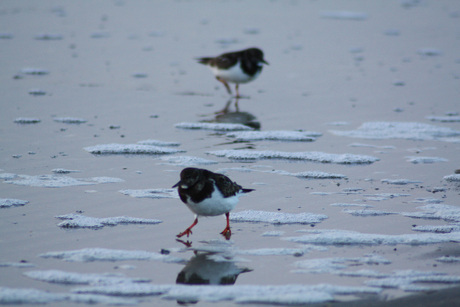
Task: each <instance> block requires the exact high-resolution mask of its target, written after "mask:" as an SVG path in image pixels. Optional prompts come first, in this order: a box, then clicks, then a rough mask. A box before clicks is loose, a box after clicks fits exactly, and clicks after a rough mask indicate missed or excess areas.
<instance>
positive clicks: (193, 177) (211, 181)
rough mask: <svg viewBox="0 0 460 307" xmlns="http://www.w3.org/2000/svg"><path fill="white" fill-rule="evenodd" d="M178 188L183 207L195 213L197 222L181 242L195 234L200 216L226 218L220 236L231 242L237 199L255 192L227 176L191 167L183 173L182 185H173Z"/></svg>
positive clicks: (181, 174) (182, 233)
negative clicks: (231, 226) (225, 224)
mask: <svg viewBox="0 0 460 307" xmlns="http://www.w3.org/2000/svg"><path fill="white" fill-rule="evenodd" d="M175 187H178V191H179V196H180V199H181V200H182V202H183V203H185V204H186V205H187V207H188V208H189V209H190V210H191V211H192V212H193V213H195V220H194V222H193V223H192V225H190V227H188V228H187V229H186V230H185V231H183V232H181V233H180V234H178V235H177V237H178V238H180V237H182V236H185V235H187V237H188V236H189V235H191V234H192V228H193V227H194V226H195V225H196V224H197V223H198V217H200V216H217V215H222V214H225V216H226V218H227V227H225V229H224V230H223V231H222V232H221V234H222V235H223V236H224V237H226V238H227V239H229V238H230V236H231V234H232V231H231V230H230V211H231V210H233V208H235V206H236V204H237V203H238V198H239V196H241V195H242V194H244V193H248V192H251V191H253V189H243V188H242V187H241V186H240V185H238V184H237V183H236V182H233V181H232V180H231V179H230V178H228V177H227V176H225V175H222V174H218V173H213V172H211V171H208V170H206V169H201V168H193V167H188V168H184V169H183V170H182V172H181V173H180V181H179V182H178V183H176V184H175V185H173V188H175Z"/></svg>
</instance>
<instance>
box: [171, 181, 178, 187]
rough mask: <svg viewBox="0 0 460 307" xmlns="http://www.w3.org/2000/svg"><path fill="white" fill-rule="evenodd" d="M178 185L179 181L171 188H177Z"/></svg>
mask: <svg viewBox="0 0 460 307" xmlns="http://www.w3.org/2000/svg"><path fill="white" fill-rule="evenodd" d="M179 184H180V181H179V182H178V183H176V184H175V185H173V186H172V187H173V188H177V186H179Z"/></svg>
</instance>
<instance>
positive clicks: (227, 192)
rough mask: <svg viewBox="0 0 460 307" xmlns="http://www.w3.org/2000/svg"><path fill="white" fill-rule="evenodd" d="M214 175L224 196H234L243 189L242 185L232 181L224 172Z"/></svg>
mask: <svg viewBox="0 0 460 307" xmlns="http://www.w3.org/2000/svg"><path fill="white" fill-rule="evenodd" d="M213 177H214V178H213V179H214V181H215V182H216V185H217V187H219V189H220V191H221V192H222V195H223V196H224V197H230V196H234V195H236V194H237V193H238V192H239V191H240V190H241V189H242V187H241V186H240V185H238V184H237V183H236V182H233V181H231V180H230V178H228V177H227V176H224V175H222V174H214V176H213Z"/></svg>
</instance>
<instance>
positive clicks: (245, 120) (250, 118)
mask: <svg viewBox="0 0 460 307" xmlns="http://www.w3.org/2000/svg"><path fill="white" fill-rule="evenodd" d="M232 102H233V99H230V100H228V101H227V103H226V104H225V107H224V108H223V109H222V110H219V111H216V112H214V114H215V118H214V119H213V120H211V121H212V122H215V123H232V124H242V125H245V126H248V127H251V128H254V129H260V127H261V124H260V122H259V121H257V118H256V117H255V116H254V115H252V114H251V113H248V112H241V111H240V108H239V106H238V98H236V99H235V111H231V110H230V107H231V105H232Z"/></svg>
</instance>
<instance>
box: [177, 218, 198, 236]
mask: <svg viewBox="0 0 460 307" xmlns="http://www.w3.org/2000/svg"><path fill="white" fill-rule="evenodd" d="M196 224H198V217H195V221H193V224H192V225H190V227H189V228H187V229H185V230H184V232H181V233H180V234H178V235H177V237H178V238H180V237H182V236H185V235H187V238H188V236H189V235H191V234H192V228H193V226H195V225H196Z"/></svg>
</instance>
